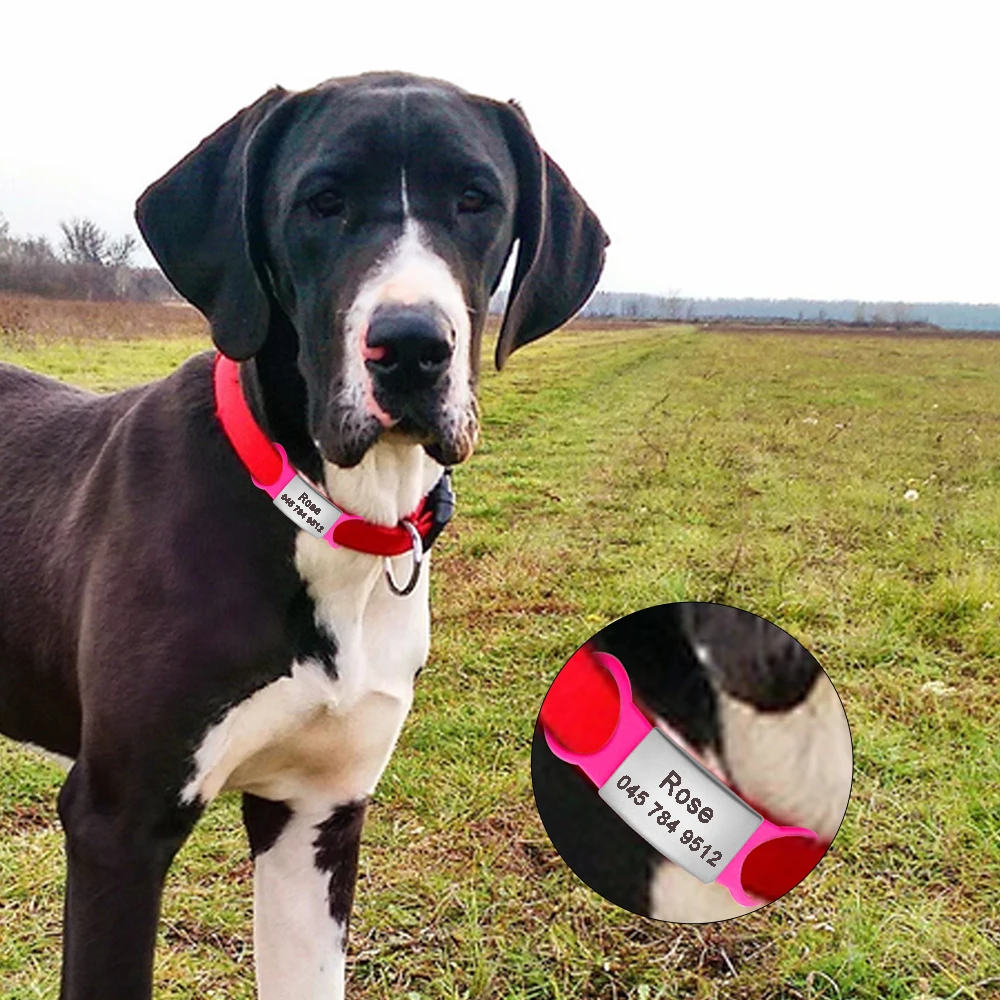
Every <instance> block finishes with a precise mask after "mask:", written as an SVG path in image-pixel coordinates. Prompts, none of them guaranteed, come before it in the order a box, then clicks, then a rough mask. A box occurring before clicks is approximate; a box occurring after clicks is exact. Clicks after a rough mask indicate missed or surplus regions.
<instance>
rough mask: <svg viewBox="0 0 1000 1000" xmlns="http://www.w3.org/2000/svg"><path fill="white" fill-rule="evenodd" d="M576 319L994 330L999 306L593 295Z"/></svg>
mask: <svg viewBox="0 0 1000 1000" xmlns="http://www.w3.org/2000/svg"><path fill="white" fill-rule="evenodd" d="M581 315H583V316H594V317H602V318H608V319H655V320H674V321H679V322H688V323H705V322H712V321H713V320H741V321H745V322H748V323H768V322H779V323H780V322H790V323H797V322H798V323H811V324H820V325H822V324H830V325H838V326H839V325H843V324H850V325H853V326H878V327H885V326H895V327H901V328H902V327H919V326H931V327H938V328H940V329H942V330H984V331H1000V305H995V304H970V303H964V302H862V301H857V300H852V299H845V300H820V299H723V298H719V299H692V298H682V297H681V296H680V295H646V294H642V293H635V292H596V293H595V294H594V296H593V297H592V298H591V299H590V301H589V302H588V303H587V305H586V306H585V307H584V309H583V311H582V313H581Z"/></svg>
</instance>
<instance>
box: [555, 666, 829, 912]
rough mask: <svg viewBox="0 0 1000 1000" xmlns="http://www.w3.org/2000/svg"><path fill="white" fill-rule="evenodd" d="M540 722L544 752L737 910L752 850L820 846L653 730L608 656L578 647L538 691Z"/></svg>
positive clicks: (746, 899) (751, 902) (745, 901)
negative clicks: (773, 844) (789, 843)
mask: <svg viewBox="0 0 1000 1000" xmlns="http://www.w3.org/2000/svg"><path fill="white" fill-rule="evenodd" d="M602 668H603V669H602ZM564 675H565V676H564ZM609 675H610V676H609ZM612 682H613V683H612ZM539 719H540V721H541V724H542V730H543V732H544V734H545V740H546V742H547V743H548V746H549V749H550V750H551V751H552V752H553V753H554V754H555V755H556V756H557V757H559V758H560V759H561V760H564V761H567V762H568V763H571V764H575V765H577V766H578V767H579V768H580V769H581V770H582V771H583V773H584V774H585V775H586V776H587V777H588V778H589V779H590V780H591V781H592V782H593V783H594V784H595V785H596V786H597V788H598V795H599V796H600V797H601V799H603V801H604V802H605V803H606V804H607V805H608V806H609V807H610V808H611V809H613V810H614V811H615V812H616V813H617V814H618V815H619V816H620V817H621V819H623V820H624V821H625V822H626V823H627V824H628V825H629V826H630V827H632V829H633V830H635V831H636V833H638V834H639V836H641V837H642V838H643V839H644V840H646V841H647V842H648V843H649V844H651V845H652V846H653V847H654V848H656V850H657V851H659V852H660V853H661V854H662V855H664V856H665V857H667V858H669V859H670V860H671V861H673V862H674V863H675V864H677V865H680V867H681V868H683V869H684V870H685V871H687V872H690V873H691V874H692V875H694V876H695V877H696V878H698V879H700V880H701V881H702V882H706V883H707V882H719V883H720V884H721V885H724V886H725V887H726V888H727V889H728V890H729V893H730V895H731V896H732V897H733V899H734V900H735V901H736V902H737V903H739V904H741V905H742V906H758V905H759V904H760V900H759V899H754V898H753V897H751V896H750V895H748V894H747V892H746V891H745V888H744V884H743V865H744V862H745V861H746V860H747V858H748V856H749V855H750V853H751V851H753V850H754V848H756V847H759V846H760V845H761V844H765V843H767V842H769V841H773V840H777V839H779V838H782V837H803V838H807V839H809V840H812V841H814V842H818V840H819V838H818V837H817V835H816V834H815V833H814V832H813V831H812V830H806V829H803V828H802V827H794V826H776V825H775V824H774V823H771V822H770V821H768V820H766V819H764V817H763V816H761V815H760V813H758V812H757V810H756V809H753V808H752V807H751V806H749V805H748V804H747V803H746V802H744V801H743V799H741V798H740V797H739V796H738V795H737V794H736V793H735V792H734V791H733V790H732V789H731V788H729V787H728V786H727V785H726V784H725V783H723V782H722V781H720V780H719V779H718V778H717V777H716V776H715V775H714V774H712V772H711V771H709V770H708V769H707V768H706V767H704V766H703V765H702V764H701V763H700V762H699V761H697V760H696V759H695V758H694V757H692V756H691V754H689V753H688V752H687V751H686V750H685V749H683V748H682V747H681V746H679V745H678V744H677V743H676V742H675V741H674V740H672V739H670V737H669V736H667V735H666V734H665V733H664V732H662V731H661V730H660V729H656V728H654V727H653V726H652V725H651V724H650V722H649V721H648V720H647V719H646V717H645V716H644V715H643V714H642V712H640V711H639V709H638V708H637V707H636V706H635V704H634V703H633V701H632V686H631V683H630V681H629V678H628V674H627V673H626V672H625V668H624V667H623V666H622V664H621V662H620V661H619V660H618V659H617V658H616V657H614V656H612V655H610V654H609V653H599V652H596V651H593V650H590V649H589V648H588V647H584V649H583V650H581V652H580V653H578V654H577V655H576V656H574V657H573V658H572V659H571V660H570V661H569V663H567V664H566V666H565V667H564V668H563V669H562V671H560V674H559V676H558V677H557V678H556V680H555V682H554V683H553V685H552V687H551V688H550V690H549V693H548V694H547V695H546V697H545V701H544V702H543V703H542V710H541V712H540V714H539ZM566 743H570V744H571V745H572V747H568V746H566ZM811 867H812V866H811V865H810V868H811ZM796 881H797V880H796ZM792 884H794V883H792ZM755 888H756V886H755ZM783 891H785V890H784V889H782V890H780V891H779V892H777V893H776V895H775V896H772V898H776V896H777V895H781V892H783Z"/></svg>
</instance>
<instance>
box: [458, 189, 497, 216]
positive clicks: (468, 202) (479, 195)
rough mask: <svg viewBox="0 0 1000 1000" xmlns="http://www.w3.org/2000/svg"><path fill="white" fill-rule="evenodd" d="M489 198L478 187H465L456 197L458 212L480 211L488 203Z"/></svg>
mask: <svg viewBox="0 0 1000 1000" xmlns="http://www.w3.org/2000/svg"><path fill="white" fill-rule="evenodd" d="M489 201H490V200H489V198H488V197H487V196H486V194H485V193H484V192H482V191H480V190H479V188H474V187H467V188H466V189H465V190H464V191H463V192H462V196H461V197H460V198H459V199H458V210H459V212H481V211H482V210H483V209H484V208H486V206H487V205H488V204H489Z"/></svg>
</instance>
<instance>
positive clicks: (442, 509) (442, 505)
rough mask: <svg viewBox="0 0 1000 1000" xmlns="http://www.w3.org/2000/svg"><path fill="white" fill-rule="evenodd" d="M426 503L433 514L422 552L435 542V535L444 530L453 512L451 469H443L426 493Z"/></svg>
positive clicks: (453, 497)
mask: <svg viewBox="0 0 1000 1000" xmlns="http://www.w3.org/2000/svg"><path fill="white" fill-rule="evenodd" d="M427 505H428V506H429V507H430V509H431V511H433V514H434V521H433V522H432V524H431V530H430V531H428V532H427V534H426V535H424V552H426V551H427V550H428V549H429V548H430V547H431V546H432V545H433V544H434V542H435V540H436V539H437V536H438V535H440V534H441V532H442V531H444V528H445V525H446V524H447V523H448V522H449V521H450V520H451V517H452V515H453V514H454V513H455V492H454V490H452V488H451V469H445V470H444V472H443V473H442V475H441V478H440V479H439V480H438V481H437V483H435V485H434V489H432V490H431V491H430V493H428V494H427Z"/></svg>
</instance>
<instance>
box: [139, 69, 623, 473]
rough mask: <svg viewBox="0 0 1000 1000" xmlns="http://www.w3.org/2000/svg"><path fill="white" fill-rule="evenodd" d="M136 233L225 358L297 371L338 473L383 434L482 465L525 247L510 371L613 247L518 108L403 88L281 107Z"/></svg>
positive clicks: (265, 104)
mask: <svg viewBox="0 0 1000 1000" xmlns="http://www.w3.org/2000/svg"><path fill="white" fill-rule="evenodd" d="M137 219H138V222H139V226H140V228H141V230H142V233H143V236H144V237H145V238H146V241H147V243H148V244H149V246H150V248H151V249H152V251H153V253H154V255H155V256H156V259H157V260H158V261H159V263H160V265H161V266H162V268H163V270H164V271H165V272H166V275H167V277H168V278H169V279H170V280H171V282H173V284H174V285H175V287H176V288H177V289H178V290H179V291H180V292H181V294H182V295H184V296H185V297H186V298H187V299H188V300H189V301H191V302H192V303H193V304H194V305H195V306H197V307H198V308H199V309H200V310H201V311H202V312H203V313H204V314H205V315H206V316H207V317H208V319H209V321H210V323H211V326H212V334H213V338H214V340H215V343H216V346H217V347H218V348H219V350H221V351H222V352H223V353H225V354H227V355H228V356H230V357H231V358H235V359H237V360H246V359H248V358H251V357H256V358H257V359H258V368H260V367H261V365H264V364H270V365H272V366H273V365H282V364H283V365H285V366H286V368H287V369H289V370H290V371H293V372H294V374H293V375H292V376H291V378H292V380H293V381H294V382H295V383H296V385H295V386H294V387H293V388H294V393H293V395H295V397H296V398H297V400H298V405H299V409H300V410H301V411H302V412H301V414H300V415H299V421H300V422H302V421H304V425H305V426H304V427H302V428H301V431H302V434H301V436H302V437H303V438H305V437H306V436H307V437H308V440H309V441H310V442H311V443H312V444H313V445H314V446H315V447H316V449H318V452H319V454H320V456H321V457H322V458H323V459H325V460H326V461H328V462H332V463H334V464H335V465H338V466H341V467H351V466H353V465H355V464H356V463H358V462H359V461H360V460H361V459H362V457H363V456H364V455H365V453H366V452H367V450H368V449H369V448H370V447H371V445H372V444H373V443H374V442H375V441H377V440H378V439H379V438H380V437H381V436H382V435H384V434H386V433H391V434H393V435H402V436H403V437H404V438H408V439H410V440H412V441H414V442H418V443H420V444H422V445H423V447H424V449H425V450H426V451H427V453H428V454H429V455H430V456H431V457H433V458H435V459H436V460H437V461H439V462H441V463H442V464H451V463H455V462H459V461H462V460H463V459H465V458H467V457H468V455H469V454H470V453H471V451H472V449H473V447H474V445H475V441H476V436H477V433H478V421H477V411H476V402H475V387H476V380H477V374H478V369H479V354H480V341H481V336H482V331H483V326H484V323H485V320H486V314H487V306H488V303H489V298H490V295H491V293H492V292H493V291H494V290H495V288H496V286H497V284H498V282H499V280H500V276H501V273H502V271H503V269H504V265H505V263H506V261H507V258H508V256H509V255H510V253H511V250H512V248H513V245H514V243H515V241H517V243H518V254H517V261H516V265H515V270H514V276H513V282H512V287H511V290H510V296H509V299H508V305H507V310H506V314H505V316H504V318H503V322H502V325H501V330H500V336H499V339H498V341H497V347H496V364H497V367H498V368H500V367H502V366H503V364H504V362H505V361H506V359H507V357H508V355H509V354H510V353H511V352H512V351H513V350H515V349H516V348H518V347H520V346H521V345H522V344H526V343H528V342H530V341H532V340H535V339H537V338H538V337H541V336H542V335H543V334H545V333H548V332H549V331H550V330H553V329H555V328H556V327H558V326H559V325H561V324H562V323H564V322H565V321H566V320H567V319H569V318H570V317H571V316H572V315H573V314H574V313H575V312H576V311H577V310H578V309H579V308H580V307H581V306H582V305H583V303H584V302H585V301H586V299H587V297H588V296H589V295H590V293H591V291H592V290H593V288H594V286H595V284H596V283H597V279H598V276H599V275H600V271H601V267H602V264H603V259H604V247H605V246H606V244H607V237H606V236H605V234H604V231H603V230H602V229H601V226H600V223H599V222H598V220H597V218H596V216H595V215H594V213H593V212H592V211H591V210H590V209H589V208H588V207H587V205H586V204H585V203H584V201H583V199H582V198H581V197H580V196H579V194H577V192H576V191H575V190H574V188H573V186H572V185H571V184H570V183H569V181H568V180H567V179H566V177H565V175H564V174H563V173H562V171H561V170H560V169H559V167H557V166H556V165H555V164H554V163H553V162H552V161H551V160H550V159H549V157H548V156H547V155H546V154H545V153H544V152H543V151H542V150H541V149H540V148H539V146H538V143H537V142H536V140H535V138H534V136H533V135H532V133H531V130H530V128H529V126H528V123H527V121H526V120H525V118H524V116H523V114H522V113H521V111H520V110H519V109H518V108H517V107H516V106H515V105H513V104H502V103H497V102H495V101H490V100H487V99H485V98H480V97H474V96H471V95H469V94H466V93H465V92H463V91H461V90H459V89H458V88H456V87H453V86H451V85H449V84H445V83H441V82H439V81H435V80H426V79H422V78H419V77H412V76H408V75H403V74H369V75H365V76H361V77H355V78H349V79H343V80H331V81H329V82H327V83H324V84H322V85H320V86H318V87H316V88H314V89H313V90H309V91H304V92H299V93H288V92H286V91H284V90H281V89H275V90H272V91H269V92H268V93H267V94H265V95H264V96H263V97H262V98H260V99H259V100H258V101H257V102H256V103H255V104H253V105H251V106H250V107H249V108H246V109H244V110H243V111H241V112H240V113H239V114H238V115H236V117H235V118H233V119H232V120H231V121H229V122H227V123H226V124H225V125H223V126H222V127H221V128H220V129H219V130H218V131H216V132H215V133H214V134H213V135H211V136H209V137H208V138H207V139H206V140H204V142H202V143H201V145H200V146H198V148H197V149H195V150H194V151H193V152H192V153H190V154H189V155H188V156H187V157H186V158H185V159H184V160H182V161H181V162H180V163H179V164H178V165H177V166H176V167H174V168H173V169H172V170H171V171H170V172H169V173H168V174H166V175H165V176H164V177H163V178H161V179H160V180H159V181H157V182H156V183H154V184H153V185H152V186H151V187H150V188H149V189H148V190H147V191H146V192H145V193H144V194H143V195H142V197H141V198H140V199H139V203H138V207H137ZM284 378H285V382H286V385H285V386H284V388H285V389H286V390H287V389H288V385H287V382H288V380H289V375H288V373H287V372H286V374H285V376H284ZM282 405H284V406H285V407H286V412H287V405H288V404H287V402H286V403H284V404H282Z"/></svg>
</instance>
